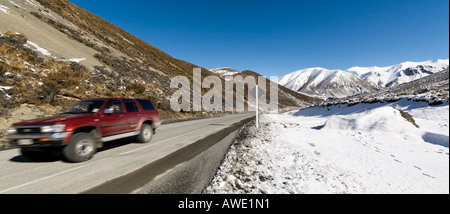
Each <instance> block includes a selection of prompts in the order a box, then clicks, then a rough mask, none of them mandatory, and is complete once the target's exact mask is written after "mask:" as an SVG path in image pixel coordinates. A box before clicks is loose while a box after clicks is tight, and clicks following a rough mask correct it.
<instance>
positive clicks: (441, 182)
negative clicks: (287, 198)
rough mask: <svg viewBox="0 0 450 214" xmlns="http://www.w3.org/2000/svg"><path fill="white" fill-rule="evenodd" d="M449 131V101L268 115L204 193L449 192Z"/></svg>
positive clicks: (250, 129)
mask: <svg viewBox="0 0 450 214" xmlns="http://www.w3.org/2000/svg"><path fill="white" fill-rule="evenodd" d="M400 110H401V111H400ZM405 112H406V113H405ZM409 116H412V119H413V120H411V118H410V117H409ZM414 122H415V124H414ZM416 125H417V126H418V127H417V126H416ZM448 129H449V106H448V103H446V104H443V105H440V106H433V107H431V106H428V105H427V104H426V103H425V102H414V101H408V100H406V99H402V100H399V101H397V102H394V103H375V104H364V103H361V104H356V105H353V106H350V107H348V106H347V105H341V106H330V107H328V108H327V107H311V108H308V109H303V110H300V111H293V112H288V113H285V114H276V115H274V114H264V115H262V116H261V123H260V127H259V128H256V127H255V126H254V124H248V125H247V126H246V127H244V128H243V129H242V130H241V131H240V133H239V134H238V138H237V139H236V140H235V142H234V143H233V145H232V146H231V148H230V150H229V152H228V154H227V155H226V157H225V160H224V162H223V164H222V166H221V167H220V169H219V171H218V172H217V174H216V176H215V178H214V179H213V181H212V182H211V184H210V186H208V187H207V189H206V190H205V191H204V192H205V193H447V194H448V193H449V131H448Z"/></svg>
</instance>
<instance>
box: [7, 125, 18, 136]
mask: <svg viewBox="0 0 450 214" xmlns="http://www.w3.org/2000/svg"><path fill="white" fill-rule="evenodd" d="M16 133H17V129H16V128H14V127H9V128H8V134H16Z"/></svg>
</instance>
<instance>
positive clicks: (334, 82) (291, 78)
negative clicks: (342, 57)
mask: <svg viewBox="0 0 450 214" xmlns="http://www.w3.org/2000/svg"><path fill="white" fill-rule="evenodd" d="M278 83H279V84H280V85H283V86H285V87H287V88H290V89H292V90H293V91H297V92H301V93H305V94H308V95H314V96H320V97H325V98H327V97H336V98H343V97H347V96H351V95H355V94H361V93H366V92H368V93H370V92H374V91H376V90H377V89H376V88H375V87H374V86H372V85H370V84H368V83H367V82H365V81H364V80H362V79H361V78H359V77H357V76H356V75H353V74H351V73H349V72H346V71H342V70H328V69H325V68H320V67H314V68H308V69H304V70H300V71H296V72H293V73H290V74H288V75H285V76H283V77H282V78H281V79H280V80H279V81H278Z"/></svg>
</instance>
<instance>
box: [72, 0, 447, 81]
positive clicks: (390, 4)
mask: <svg viewBox="0 0 450 214" xmlns="http://www.w3.org/2000/svg"><path fill="white" fill-rule="evenodd" d="M70 1H71V2H72V3H74V4H76V5H78V6H80V7H82V8H84V9H86V10H88V11H90V12H92V13H94V14H96V15H98V16H100V17H102V18H104V19H106V20H107V21H109V22H111V23H113V24H115V25H117V26H119V27H120V28H122V29H124V30H126V31H128V32H129V33H131V34H133V35H135V36H137V37H139V38H141V39H142V40H144V41H146V42H148V43H150V44H151V45H153V46H155V47H157V48H159V49H161V50H162V51H164V52H166V53H167V54H169V55H171V56H172V57H174V58H178V59H182V60H185V61H188V62H191V63H193V64H196V65H198V66H202V67H205V68H217V67H232V68H235V69H237V70H241V71H242V70H253V71H256V72H258V73H260V74H262V75H264V76H280V77H281V76H283V75H285V74H287V73H290V72H294V71H297V70H300V69H304V68H309V67H324V68H328V69H347V68H350V67H353V66H388V65H394V64H398V63H401V62H404V61H425V60H433V59H447V58H449V57H448V56H449V1H448V0H296V1H288V0H273V1H269V0H146V1H136V0H128V1H124V0H108V1H104V0H70Z"/></svg>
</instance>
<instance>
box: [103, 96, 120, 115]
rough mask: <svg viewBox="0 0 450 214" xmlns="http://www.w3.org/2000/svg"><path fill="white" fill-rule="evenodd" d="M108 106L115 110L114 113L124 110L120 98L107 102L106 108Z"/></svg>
mask: <svg viewBox="0 0 450 214" xmlns="http://www.w3.org/2000/svg"><path fill="white" fill-rule="evenodd" d="M107 108H109V109H111V110H113V113H122V112H123V108H122V100H120V99H112V100H109V101H108V103H107V104H106V107H105V109H107Z"/></svg>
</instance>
